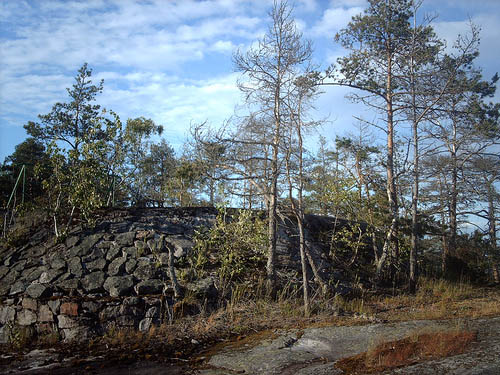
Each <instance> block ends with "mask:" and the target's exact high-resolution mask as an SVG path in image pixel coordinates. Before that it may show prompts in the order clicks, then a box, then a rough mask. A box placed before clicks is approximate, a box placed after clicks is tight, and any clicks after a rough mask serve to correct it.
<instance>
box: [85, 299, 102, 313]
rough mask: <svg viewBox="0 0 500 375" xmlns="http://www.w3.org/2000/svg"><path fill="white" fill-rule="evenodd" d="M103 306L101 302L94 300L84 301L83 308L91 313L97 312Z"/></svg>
mask: <svg viewBox="0 0 500 375" xmlns="http://www.w3.org/2000/svg"><path fill="white" fill-rule="evenodd" d="M100 307H101V304H99V303H97V302H92V301H85V302H82V309H83V311H84V312H88V313H91V314H96V313H97V312H98V311H99V309H100Z"/></svg>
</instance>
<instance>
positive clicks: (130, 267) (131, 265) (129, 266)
mask: <svg viewBox="0 0 500 375" xmlns="http://www.w3.org/2000/svg"><path fill="white" fill-rule="evenodd" d="M135 267H137V261H136V260H135V259H129V260H128V261H127V263H125V272H127V273H132V272H134V270H135Z"/></svg>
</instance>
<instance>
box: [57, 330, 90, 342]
mask: <svg viewBox="0 0 500 375" xmlns="http://www.w3.org/2000/svg"><path fill="white" fill-rule="evenodd" d="M62 336H63V337H64V341H65V342H71V341H84V340H87V339H89V338H90V337H91V336H92V331H91V329H90V328H89V327H85V326H79V327H74V328H65V329H63V330H62Z"/></svg>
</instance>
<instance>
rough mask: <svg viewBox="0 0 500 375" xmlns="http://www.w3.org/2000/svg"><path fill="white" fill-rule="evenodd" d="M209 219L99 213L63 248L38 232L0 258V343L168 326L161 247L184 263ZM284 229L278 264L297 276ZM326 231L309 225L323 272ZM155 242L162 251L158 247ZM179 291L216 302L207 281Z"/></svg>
mask: <svg viewBox="0 0 500 375" xmlns="http://www.w3.org/2000/svg"><path fill="white" fill-rule="evenodd" d="M216 215H217V211H216V210H215V209H213V208H165V209H117V210H112V211H109V212H105V213H103V214H102V217H100V218H99V219H98V220H97V223H98V224H97V226H96V227H95V228H94V229H93V230H92V231H89V230H84V229H82V228H81V227H76V228H73V229H72V230H71V231H70V232H69V233H68V235H67V238H66V239H65V240H64V241H63V242H59V243H55V241H54V239H53V238H52V239H50V238H48V231H47V230H44V229H40V230H39V231H37V232H35V233H34V235H33V236H32V237H31V239H30V241H29V242H28V243H27V244H25V245H24V246H22V247H18V248H9V249H6V250H4V251H3V253H1V254H0V302H1V303H0V342H6V341H7V340H8V339H9V334H11V333H12V332H11V331H12V329H13V327H17V326H20V327H30V329H34V330H36V331H37V332H38V333H47V332H54V333H57V334H59V335H61V336H62V338H64V339H66V340H71V339H75V338H79V339H80V338H85V337H89V336H92V335H94V334H102V333H103V332H105V331H106V330H107V329H109V328H110V327H112V326H116V327H119V328H120V327H127V328H134V329H141V330H147V329H149V328H150V327H151V325H152V324H159V323H161V322H162V321H164V320H165V319H170V318H171V314H172V305H173V304H174V303H175V300H174V296H173V295H174V293H173V292H174V290H173V288H172V285H171V280H170V278H169V272H168V251H167V248H166V246H170V248H171V249H172V250H173V252H174V257H176V258H177V259H181V258H183V257H185V256H186V255H188V254H189V253H190V252H191V250H192V248H193V245H194V243H193V236H194V232H195V230H196V229H197V228H199V227H200V226H205V227H210V226H212V225H213V224H214V222H215V219H216ZM285 222H286V220H284V221H283V222H282V224H281V225H280V230H279V232H280V236H279V241H278V258H279V263H280V265H281V267H282V269H287V270H298V269H299V267H300V265H299V264H300V263H299V256H298V252H297V244H296V242H297V239H296V237H295V235H294V232H293V225H292V226H291V227H290V225H287V224H285ZM330 225H331V219H328V218H323V219H319V218H318V217H313V216H311V217H309V224H308V231H309V233H310V235H309V237H308V238H309V239H308V241H309V243H310V247H311V249H312V250H313V251H312V253H313V256H314V257H315V258H316V261H317V263H318V264H319V265H320V268H323V269H325V267H324V266H325V265H326V263H327V257H326V256H325V251H324V250H325V249H323V247H322V245H321V241H320V240H319V235H318V233H321V232H322V231H326V230H328V229H329V226H330ZM291 228H292V229H291ZM160 236H163V237H164V239H165V241H164V242H163V243H165V244H166V246H163V247H162V246H158V243H159V238H160ZM321 265H322V266H323V267H321ZM337 285H339V284H337ZM184 287H186V288H188V289H189V288H190V289H192V290H193V292H194V294H195V295H197V296H200V297H201V298H207V299H210V298H216V297H217V290H216V288H215V286H214V281H213V279H211V278H207V279H202V280H197V281H196V282H192V283H186V285H184ZM339 287H342V285H340V286H339Z"/></svg>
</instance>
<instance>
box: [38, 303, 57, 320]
mask: <svg viewBox="0 0 500 375" xmlns="http://www.w3.org/2000/svg"><path fill="white" fill-rule="evenodd" d="M38 321H39V322H42V323H45V322H53V321H54V313H53V312H52V310H51V309H50V307H49V306H48V305H41V306H40V309H39V310H38Z"/></svg>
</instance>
